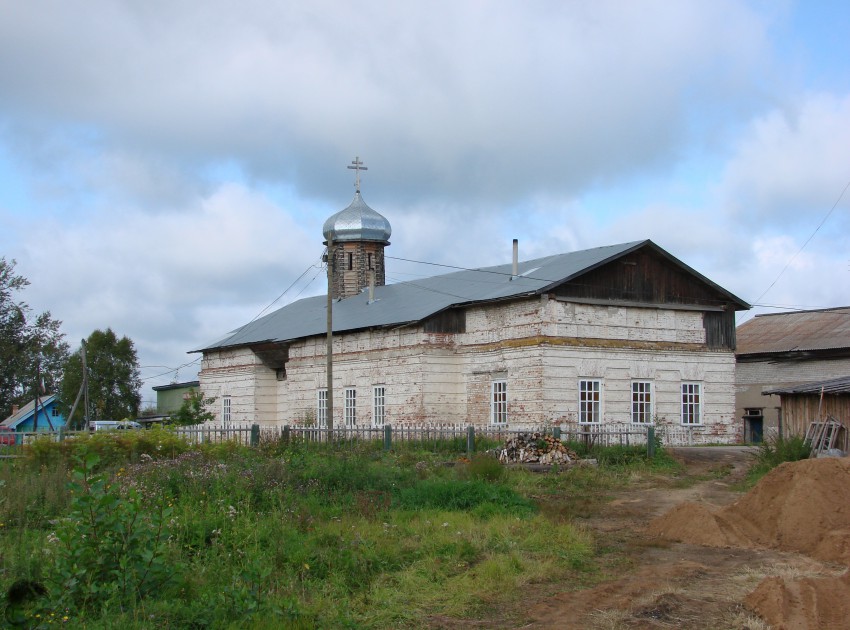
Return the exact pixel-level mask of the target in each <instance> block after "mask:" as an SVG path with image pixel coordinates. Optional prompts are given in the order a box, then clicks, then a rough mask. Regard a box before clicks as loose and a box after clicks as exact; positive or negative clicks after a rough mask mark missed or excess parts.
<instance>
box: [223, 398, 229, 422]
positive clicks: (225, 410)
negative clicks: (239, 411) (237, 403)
mask: <svg viewBox="0 0 850 630" xmlns="http://www.w3.org/2000/svg"><path fill="white" fill-rule="evenodd" d="M221 421H222V422H223V423H224V424H228V423H230V396H222V398H221Z"/></svg>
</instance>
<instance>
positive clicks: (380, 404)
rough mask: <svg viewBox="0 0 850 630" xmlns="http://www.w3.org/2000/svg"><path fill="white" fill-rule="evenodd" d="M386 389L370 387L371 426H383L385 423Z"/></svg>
mask: <svg viewBox="0 0 850 630" xmlns="http://www.w3.org/2000/svg"><path fill="white" fill-rule="evenodd" d="M386 394H387V392H386V389H385V388H384V386H383V385H375V386H373V387H372V425H373V426H376V427H382V426H384V423H385V422H386V413H385V412H386V406H385V405H386Z"/></svg>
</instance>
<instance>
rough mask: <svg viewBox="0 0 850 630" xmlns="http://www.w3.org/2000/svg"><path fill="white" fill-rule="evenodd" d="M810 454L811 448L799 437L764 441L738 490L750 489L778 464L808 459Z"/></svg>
mask: <svg viewBox="0 0 850 630" xmlns="http://www.w3.org/2000/svg"><path fill="white" fill-rule="evenodd" d="M810 454H811V446H810V445H809V444H808V443H806V441H805V440H804V438H803V437H802V436H799V435H797V436H791V437H787V438H776V439H773V440H769V441H765V442H763V443H762V444H761V445H759V450H758V452H757V453H756V455H755V460H754V462H753V464H752V466H750V468H749V470H748V471H747V474H746V476H745V478H744V480H743V482H742V483H741V484H740V487H739V489H741V490H747V489H749V488H752V487H753V486H754V485H756V484H757V483H758V482H759V481H760V480H761V478H762V477H764V476H765V475H766V474H767V473H769V472H770V471H771V470H773V469H774V468H776V467H777V466H779V464H783V463H785V462H796V461H800V460H802V459H808V457H809V455H810Z"/></svg>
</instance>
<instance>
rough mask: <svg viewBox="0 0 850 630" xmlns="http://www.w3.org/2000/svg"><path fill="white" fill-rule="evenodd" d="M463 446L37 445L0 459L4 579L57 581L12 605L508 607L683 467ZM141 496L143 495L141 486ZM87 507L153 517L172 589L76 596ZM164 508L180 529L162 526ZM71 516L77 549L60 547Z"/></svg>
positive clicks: (472, 610)
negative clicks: (624, 497) (622, 506)
mask: <svg viewBox="0 0 850 630" xmlns="http://www.w3.org/2000/svg"><path fill="white" fill-rule="evenodd" d="M464 446H465V444H464ZM459 454H460V453H458V451H455V450H443V449H437V452H433V451H428V450H427V449H426V448H423V447H422V445H418V446H416V447H415V448H400V449H398V450H394V451H391V452H384V451H382V450H381V449H380V447H379V446H374V445H369V444H362V445H353V447H352V448H350V449H339V448H335V449H330V448H317V447H315V446H314V445H311V446H309V447H308V446H299V445H293V444H290V445H283V444H272V445H265V446H263V447H262V448H259V449H248V448H242V447H238V446H235V445H224V446H217V447H208V446H207V447H204V448H201V449H190V448H189V447H188V445H186V444H183V443H180V442H176V441H174V440H173V437H172V436H169V435H167V434H165V433H163V434H162V435H157V434H154V433H148V432H142V433H140V435H139V439H138V441H134V440H133V439H132V438H127V437H124V436H121V437H120V440H119V439H117V438H116V441H115V442H114V443H110V442H108V441H107V440H106V439H104V438H101V437H98V439H96V440H94V439H85V438H84V439H82V440H79V441H74V442H72V443H71V445H69V444H64V445H54V446H50V445H48V444H38V445H37V446H36V447H35V448H33V449H31V450H30V451H29V453H28V457H27V458H25V459H23V460H18V461H14V462H12V461H7V462H3V463H2V464H0V486H2V494H0V560H2V562H0V567H2V568H0V588H2V589H3V592H7V591H9V589H10V588H11V587H12V585H13V584H15V583H16V582H21V581H23V580H25V581H29V582H32V583H35V584H39V585H42V586H44V588H46V589H47V593H46V594H44V595H43V596H32V597H29V598H25V599H24V601H19V602H16V603H14V605H13V604H11V603H9V602H8V601H6V603H5V604H4V606H5V609H4V610H3V611H0V612H2V614H3V615H5V618H6V619H7V621H8V620H10V619H11V620H15V619H17V620H20V621H21V626H20V627H48V626H49V625H54V624H55V625H61V623H60V622H63V618H65V617H67V620H65V624H66V625H70V626H75V627H83V626H84V627H86V628H115V627H122V628H153V627H157V628H159V627H162V628H199V629H200V628H278V627H288V628H299V627H303V628H346V627H350V628H418V627H425V626H427V625H428V619H429V618H431V617H449V618H457V619H485V620H486V619H487V618H488V616H490V615H499V616H500V617H501V618H502V619H505V618H510V616H511V615H512V614H514V613H517V614H520V611H521V602H520V598H521V597H522V594H523V593H524V592H526V591H527V590H528V589H529V588H534V589H539V588H541V587H542V586H545V585H546V584H550V585H552V584H556V583H559V582H561V581H564V580H568V579H569V580H573V579H577V580H579V581H586V580H587V579H589V578H588V576H590V575H592V574H593V572H594V562H595V558H596V554H597V551H596V543H595V541H594V540H593V539H592V537H591V535H590V534H589V533H588V532H586V531H585V530H584V529H583V528H582V527H581V526H580V525H576V524H575V520H576V519H577V518H580V517H582V516H587V515H589V514H591V513H592V512H593V510H594V509H597V508H598V507H599V506H600V505H601V503H602V502H603V501H604V499H605V496H606V493H609V492H611V491H613V489H614V488H616V487H618V486H621V485H623V484H625V483H628V481H629V480H630V479H633V478H634V476H635V475H657V474H664V473H665V472H670V471H671V470H672V469H671V468H670V464H669V462H668V460H667V458H666V456H664V455H663V453H661V454H659V456H657V457H656V458H655V459H654V460H651V461H650V460H647V459H646V458H645V457H642V456H640V454H639V453H638V452H637V451H634V450H622V449H614V450H612V451H605V450H597V451H594V454H595V455H596V457H597V459H598V460H599V461H600V466H599V467H598V468H595V467H577V468H573V469H569V470H560V471H558V470H557V469H556V471H555V472H552V473H547V474H533V473H529V472H527V471H524V470H522V469H505V468H503V467H501V466H500V465H498V463H497V462H495V461H494V460H493V458H492V457H488V456H486V455H476V456H474V457H472V458H471V459H470V460H469V461H466V460H460V459H459V458H458V455H459ZM75 455H84V456H89V461H91V462H94V464H93V465H94V468H96V470H93V471H92V474H101V473H102V474H106V475H107V479H108V483H107V484H106V485H103V486H98V490H97V491H98V493H99V494H98V495H97V497H96V499H97V501H94V500H91V501H89V502H88V503H86V502H85V501H82V502H81V498H80V495H79V490H78V493H77V494H76V495H74V496H71V495H70V494H69V490H68V481H69V479H70V472H71V468H72V466H73V462H74V456H75ZM95 456H96V457H95ZM447 463H448V464H451V465H448V466H447V465H445V464H447ZM133 496H138V497H141V499H142V502H141V503H135V504H130V503H128V502H130V501H132V500H133V499H132V497H133ZM75 506H76V507H75ZM81 506H93V507H92V509H93V510H95V512H94V513H93V514H91V515H90V516H91V517H90V518H89V519H87V520H88V521H89V522H91V523H108V524H109V525H110V527H112V528H115V530H116V531H117V532H119V533H120V532H123V531H125V529H126V528H125V527H124V526H123V525H122V524H121V522H120V519H119V520H116V519H115V518H114V517H111V516H110V515H114V514H115V513H116V512H115V510H116V509H117V510H119V511H120V510H123V512H120V513H126V514H130V515H132V517H133V518H136V519H139V520H138V522H136V523H135V524H134V526H133V527H134V528H135V529H132V528H131V529H127V530H126V531H137V532H141V534H144V535H145V536H148V537H149V538H150V540H152V541H158V542H155V543H150V544H149V545H148V547H152V546H156V549H151V551H155V552H156V553H155V554H154V556H152V559H151V560H150V561H151V562H152V563H154V565H157V566H158V565H159V564H160V563H168V567H170V569H171V570H170V579H169V580H168V581H164V582H163V585H162V587H161V589H159V590H156V591H153V592H147V593H136V594H135V595H134V594H133V592H132V590H130V591H128V590H126V589H125V590H124V591H122V593H123V595H122V598H123V599H121V600H120V601H119V599H118V598H117V596H116V595H114V594H110V593H112V591H109V590H108V588H109V586H110V585H108V584H106V585H104V586H103V588H105V589H107V590H98V589H99V588H101V587H99V586H98V585H94V586H93V588H94V589H95V590H94V591H90V592H89V594H90V595H91V594H92V593H93V595H92V596H91V597H88V598H87V599H86V598H84V600H79V601H78V602H77V603H74V602H72V601H71V600H70V599H69V598H67V597H66V598H64V599H63V597H62V593H61V592H58V591H57V588H56V586H55V584H56V583H57V580H56V578H57V571H58V570H59V569H60V568H61V567H63V566H64V567H66V568H67V567H69V566H70V565H69V563H68V558H69V557H72V556H73V553H77V552H79V553H83V552H85V553H88V554H89V555H88V556H86V557H88V558H89V561H90V562H95V561H96V560H97V546H96V545H95V544H94V543H92V542H91V538H90V537H91V534H92V531H90V530H87V529H86V526H85V524H84V523H81V524H80V526H79V531H78V532H77V533H78V535H79V538H75V537H74V536H71V537H70V543H68V542H67V541H68V531H69V530H68V529H67V525H62V524H63V523H67V521H66V520H65V519H66V517H67V516H68V514H70V513H71V511H72V510H74V509H76V510H79V509H80V507H81ZM134 506H135V507H134ZM98 510H101V512H98ZM157 510H160V512H157ZM163 510H164V511H163ZM154 513H164V514H167V515H168V518H167V519H166V522H163V523H159V521H157V520H156V519H155V518H153V516H152V515H153V514H154ZM80 520H86V519H80ZM160 525H161V526H163V527H165V528H166V531H167V536H160V537H155V536H154V534H155V532H154V529H155V528H156V527H158V526H160ZM61 527H65V529H62V532H64V533H63V534H61V536H60V537H63V536H64V538H63V540H64V541H65V543H63V544H66V545H67V546H68V547H69V548H70V552H63V553H64V555H62V554H58V553H57V551H58V550H57V548H56V547H55V545H56V544H57V543H56V542H55V539H56V532H57V531H59V530H58V529H57V528H61ZM86 537H88V538H86ZM119 538H120V537H119ZM51 541H54V542H51ZM83 541H86V542H85V543H83ZM125 547H126V549H128V550H129V551H128V552H127V554H128V556H127V557H126V558H125V559H124V560H121V559H120V558H118V560H117V562H118V563H119V564H121V563H122V562H123V563H124V565H126V566H130V565H131V564H132V563H135V564H132V566H134V567H136V568H135V571H136V574H140V573H142V572H143V567H144V563H145V562H147V557H148V556H146V555H145V553H146V549H145V548H144V546H142V547H138V546H136V547H134V546H132V545H125ZM90 552H91V553H90ZM68 553H71V554H72V555H71V556H69V555H68ZM81 557H82V556H81ZM60 558H64V560H62V562H60V561H59V560H60ZM63 563H64V564H63ZM122 566H123V565H122ZM158 568H160V569H161V568H162V567H161V566H158ZM101 569H102V567H101ZM107 569H108V567H107ZM102 570H106V569H102ZM532 585H533V586H532ZM142 595H144V596H142ZM80 601H82V602H83V603H80ZM95 601H96V602H97V605H96V606H94V605H92V604H91V602H95ZM59 602H62V603H61V605H60V604H59ZM85 602H89V603H85ZM36 615H38V617H36ZM48 620H49V621H52V622H53V623H50V624H48V623H47V621H48Z"/></svg>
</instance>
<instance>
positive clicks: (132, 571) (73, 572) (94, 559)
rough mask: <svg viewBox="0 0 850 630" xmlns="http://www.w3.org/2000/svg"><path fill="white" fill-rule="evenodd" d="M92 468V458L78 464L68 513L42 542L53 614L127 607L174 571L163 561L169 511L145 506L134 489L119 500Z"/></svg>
mask: <svg viewBox="0 0 850 630" xmlns="http://www.w3.org/2000/svg"><path fill="white" fill-rule="evenodd" d="M97 464H98V458H97V456H96V455H89V456H88V457H87V458H86V459H85V460H81V461H80V466H79V467H78V468H76V469H75V470H74V473H73V478H72V481H71V482H70V484H69V487H70V490H71V493H72V494H73V497H74V498H73V500H72V502H71V509H70V513H69V514H68V516H67V517H66V518H64V519H62V520H61V522H60V523H59V525H58V527H57V528H56V531H55V532H54V533H53V534H51V535H50V536H49V537H48V542H50V543H52V544H53V545H55V562H54V565H53V567H52V571H51V572H50V575H49V577H48V582H49V583H50V584H51V586H52V589H51V599H52V601H53V603H54V605H55V606H56V607H57V608H59V609H61V608H67V609H71V610H83V609H87V608H97V607H100V606H101V605H103V604H106V603H113V604H114V603H117V604H126V603H132V602H134V601H136V600H138V599H141V598H144V597H145V596H147V595H148V594H150V593H153V592H159V591H160V589H162V587H163V586H164V585H166V584H167V583H168V582H169V581H171V580H172V579H173V577H174V575H175V574H177V573H178V572H179V567H178V566H176V565H175V564H174V563H173V562H167V560H166V558H165V551H166V544H167V541H168V538H169V535H170V532H169V524H170V520H171V515H172V508H171V506H170V505H169V506H165V505H162V504H160V505H158V506H157V505H153V506H152V505H149V504H148V503H147V502H146V501H144V500H143V498H142V496H141V495H140V494H139V492H138V491H136V490H135V489H130V490H129V491H128V492H127V494H126V495H123V496H122V495H121V494H119V493H118V491H117V489H116V487H115V486H113V485H112V484H110V483H109V480H108V478H107V476H106V475H94V474H92V470H93V469H94V468H95V467H96V466H97Z"/></svg>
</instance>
